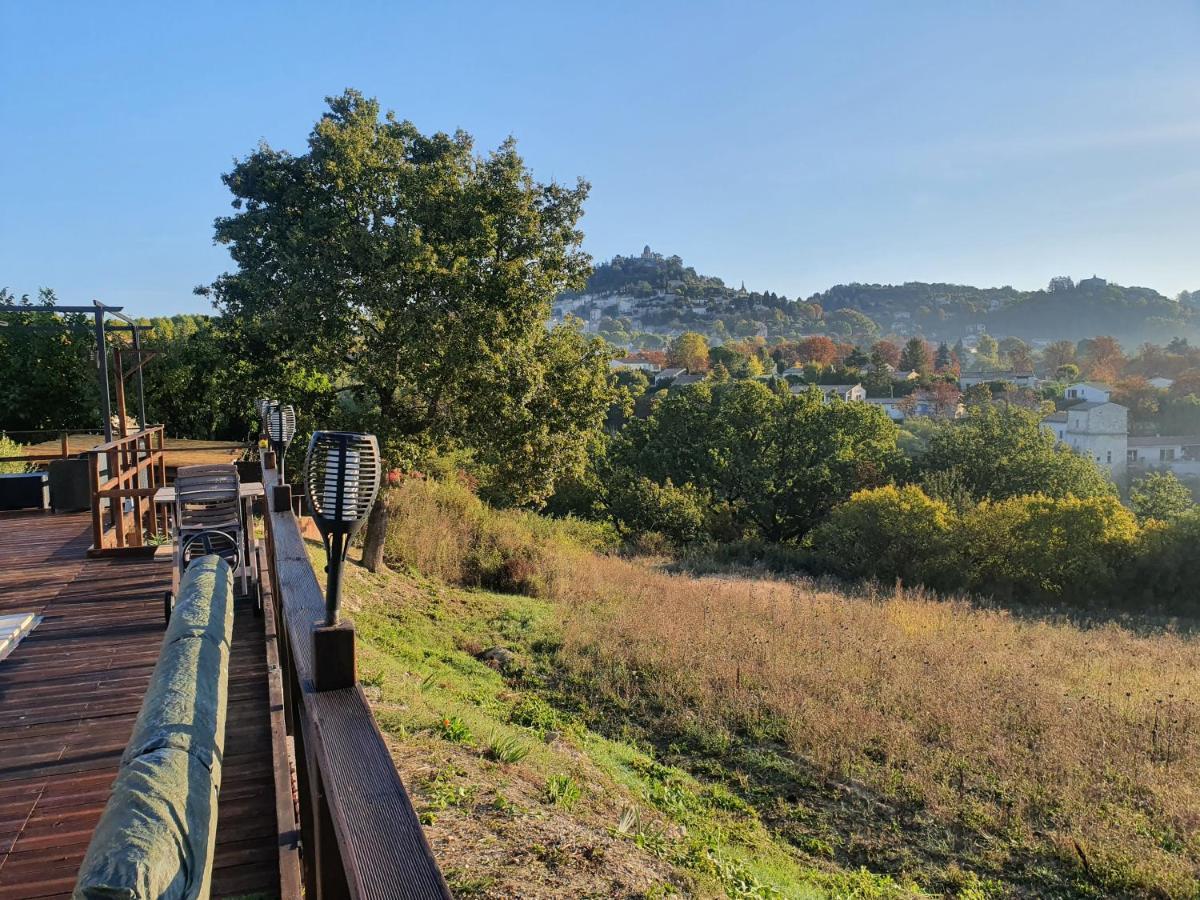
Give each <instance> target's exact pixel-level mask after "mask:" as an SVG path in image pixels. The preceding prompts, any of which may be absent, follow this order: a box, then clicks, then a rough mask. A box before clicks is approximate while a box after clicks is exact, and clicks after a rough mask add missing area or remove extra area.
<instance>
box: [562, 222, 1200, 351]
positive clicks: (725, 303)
mask: <svg viewBox="0 0 1200 900" xmlns="http://www.w3.org/2000/svg"><path fill="white" fill-rule="evenodd" d="M568 316H576V317H578V318H580V319H582V320H583V321H584V323H585V328H586V329H587V330H588V331H591V332H594V333H597V334H600V335H602V336H604V337H606V338H607V339H609V340H610V341H612V342H613V343H616V344H619V345H622V346H631V347H635V348H639V349H656V348H661V347H662V346H664V345H665V342H666V341H668V340H670V339H671V338H672V337H675V336H677V335H679V334H681V333H684V332H686V331H697V332H700V333H702V334H705V335H707V336H708V337H709V338H710V339H712V340H714V341H721V340H725V339H729V338H749V337H762V338H769V339H784V338H791V339H794V338H797V337H801V336H803V335H806V334H825V335H828V336H830V337H832V338H835V339H842V340H854V341H856V342H859V343H861V342H867V343H869V342H871V341H873V340H876V339H878V338H879V337H882V336H889V335H891V336H896V337H901V338H904V337H910V336H912V335H923V336H924V337H927V338H930V339H931V340H945V341H949V342H951V343H953V342H955V341H958V340H961V341H962V343H963V344H964V346H966V347H967V348H971V347H973V346H974V345H975V343H976V342H977V341H978V339H979V336H981V335H983V334H985V333H992V334H1003V335H1011V336H1013V337H1018V338H1021V339H1022V340H1025V341H1028V342H1029V343H1030V344H1031V346H1033V347H1034V348H1040V347H1043V346H1046V345H1047V344H1049V343H1051V342H1053V341H1054V340H1057V339H1063V338H1068V339H1071V340H1080V339H1085V338H1089V337H1092V336H1094V335H1096V334H1111V335H1113V336H1115V337H1116V338H1117V339H1118V340H1120V341H1122V342H1123V343H1127V344H1136V343H1139V342H1141V341H1156V342H1166V341H1168V340H1170V339H1171V338H1173V337H1188V338H1191V339H1192V340H1196V339H1197V338H1200V291H1196V292H1191V291H1184V292H1182V293H1181V294H1179V295H1178V296H1177V297H1175V298H1173V299H1172V298H1169V297H1166V296H1164V295H1162V294H1160V293H1158V292H1157V291H1154V290H1152V289H1150V288H1144V287H1124V286H1121V285H1117V284H1113V283H1110V282H1109V281H1107V280H1106V279H1104V278H1101V277H1098V276H1096V275H1092V276H1090V277H1086V278H1082V279H1080V280H1079V281H1075V280H1073V279H1072V278H1070V277H1067V276H1060V277H1056V278H1054V279H1052V280H1051V281H1050V283H1049V284H1048V285H1047V287H1046V288H1045V289H1043V290H1038V291H1022V290H1017V289H1015V288H1012V287H1008V286H1005V287H999V288H977V287H972V286H970V285H956V284H945V283H935V284H929V283H924V282H908V283H905V284H902V285H880V284H857V283H855V284H842V285H835V286H833V287H831V288H829V289H828V290H826V291H823V292H820V293H816V294H813V295H811V296H809V297H807V298H799V297H797V298H793V299H791V300H789V299H788V297H787V296H785V295H781V294H776V293H775V292H773V291H763V292H758V291H747V290H746V288H745V285H744V284H743V285H741V286H740V287H738V288H732V287H730V286H728V285H726V284H725V283H724V282H723V281H722V280H721V279H720V278H716V277H712V276H703V275H699V274H697V272H696V270H695V269H694V268H692V267H691V266H685V265H684V263H683V260H682V259H681V258H680V257H678V256H664V255H663V254H661V253H657V252H655V251H654V250H652V249H651V248H650V247H649V246H646V247H645V248H643V250H642V252H641V254H640V255H636V256H616V257H614V258H613V259H612V260H610V261H608V262H604V263H600V264H599V265H597V266H596V268H595V271H594V273H593V275H592V276H591V278H590V279H589V280H588V284H587V287H586V288H585V289H584V290H583V291H579V292H567V293H564V294H561V295H560V296H559V297H558V298H557V299H556V301H555V304H554V310H553V320H554V321H559V322H561V321H563V320H564V319H565V318H566V317H568Z"/></svg>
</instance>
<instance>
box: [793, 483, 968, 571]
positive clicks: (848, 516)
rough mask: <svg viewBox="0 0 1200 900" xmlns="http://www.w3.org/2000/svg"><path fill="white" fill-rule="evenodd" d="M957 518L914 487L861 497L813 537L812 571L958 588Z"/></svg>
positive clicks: (864, 493)
mask: <svg viewBox="0 0 1200 900" xmlns="http://www.w3.org/2000/svg"><path fill="white" fill-rule="evenodd" d="M954 530H955V516H954V515H953V513H951V511H950V509H949V507H947V506H946V504H945V503H943V502H942V501H940V500H933V499H931V498H930V497H929V496H927V495H926V494H925V492H924V491H923V490H921V488H919V487H917V486H916V485H906V486H904V487H899V488H898V487H895V486H894V485H888V486H886V487H880V488H873V489H871V490H866V491H859V492H858V493H856V494H854V495H853V496H852V497H851V498H850V499H849V500H847V501H846V502H845V503H843V504H842V505H841V506H838V507H836V508H835V509H834V510H833V512H832V513H830V515H829V518H828V519H827V520H826V521H825V522H824V523H823V524H821V525H819V526H818V527H817V528H816V529H814V530H813V531H812V532H811V533H810V535H809V545H810V547H811V550H812V557H811V558H812V562H813V565H814V566H815V567H816V568H817V569H818V570H820V571H822V572H827V573H830V574H833V575H837V576H838V577H840V578H876V579H879V580H880V581H885V582H890V581H895V580H896V579H900V580H901V581H903V582H905V583H907V584H914V583H921V584H926V585H928V586H930V587H935V588H953V587H958V586H959V585H958V584H956V583H955V581H954V579H955V575H954V569H953V566H952V564H951V560H952V557H953V538H954Z"/></svg>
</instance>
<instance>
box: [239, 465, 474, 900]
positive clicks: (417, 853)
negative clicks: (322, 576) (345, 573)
mask: <svg viewBox="0 0 1200 900" xmlns="http://www.w3.org/2000/svg"><path fill="white" fill-rule="evenodd" d="M278 483H279V477H278V472H277V471H276V470H275V469H273V468H266V467H264V468H263V486H264V487H265V488H266V495H267V498H268V502H267V510H266V513H265V516H264V518H265V522H266V538H267V539H266V544H267V555H268V558H269V565H270V574H271V585H272V590H273V593H274V599H275V602H274V604H273V608H274V610H275V614H276V615H277V616H278V622H277V632H278V634H279V638H280V640H279V657H280V665H281V667H282V669H283V673H284V677H283V688H284V690H283V693H284V706H285V712H286V717H285V718H286V722H287V729H288V733H289V734H291V735H292V736H293V738H294V740H295V748H296V754H295V755H296V770H297V772H296V776H297V777H296V782H297V788H298V792H299V797H298V801H299V807H300V835H301V848H302V853H303V858H304V865H303V876H304V890H305V897H312V898H316V900H342V898H353V900H384V898H405V900H426V898H449V897H450V896H451V895H450V891H449V889H448V888H447V887H446V882H445V880H444V879H443V878H442V874H441V872H440V871H439V870H438V866H437V862H436V861H435V860H434V857H433V853H432V851H431V850H430V849H429V844H428V842H427V841H426V840H425V834H424V832H423V831H422V830H421V824H420V822H419V821H418V819H417V814H416V811H415V810H414V809H413V805H412V801H411V800H410V799H409V796H408V792H407V791H406V790H405V788H404V784H403V782H402V781H401V780H400V775H399V773H398V772H397V771H396V766H395V764H394V763H393V762H392V757H391V754H390V753H389V752H388V748H387V744H386V743H385V742H384V740H383V735H382V734H381V733H380V731H379V727H378V726H377V725H376V724H375V719H374V717H373V716H372V715H371V708H370V706H369V705H368V703H367V698H366V696H365V695H364V694H363V692H362V688H361V687H360V686H359V685H358V683H357V682H355V683H354V684H353V685H352V686H350V687H345V688H340V689H337V690H324V691H318V690H317V688H316V684H317V666H318V665H319V663H320V661H319V660H318V659H317V658H316V654H315V653H314V651H313V639H314V638H313V636H314V633H315V632H316V630H317V628H318V627H319V626H321V625H322V624H323V622H324V618H325V597H324V594H323V593H322V591H321V586H320V585H319V584H318V582H317V577H316V575H315V574H314V572H313V569H312V565H311V564H310V563H309V558H308V548H307V546H306V545H305V542H304V538H303V536H302V535H301V533H300V525H299V522H298V521H297V519H296V517H295V515H293V514H292V510H291V505H290V504H286V505H285V506H284V507H283V508H282V509H281V510H276V509H274V505H275V504H274V501H273V494H274V489H275V487H276V485H278Z"/></svg>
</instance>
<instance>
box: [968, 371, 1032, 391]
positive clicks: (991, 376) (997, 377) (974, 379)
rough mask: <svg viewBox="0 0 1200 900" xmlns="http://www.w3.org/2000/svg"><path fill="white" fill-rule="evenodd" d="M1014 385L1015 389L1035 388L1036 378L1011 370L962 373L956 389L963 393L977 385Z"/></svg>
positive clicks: (1027, 373) (1028, 373)
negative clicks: (995, 383) (994, 383)
mask: <svg viewBox="0 0 1200 900" xmlns="http://www.w3.org/2000/svg"><path fill="white" fill-rule="evenodd" d="M997 381H998V382H1002V383H1005V384H1015V385H1016V386H1017V387H1027V388H1036V387H1037V385H1038V381H1037V376H1036V375H1034V374H1033V373H1032V372H1014V371H1013V370H1011V369H983V370H980V371H978V372H963V373H962V374H961V375H959V376H958V388H959V390H962V391H965V390H966V389H967V388H969V387H974V386H975V385H977V384H991V383H993V382H997Z"/></svg>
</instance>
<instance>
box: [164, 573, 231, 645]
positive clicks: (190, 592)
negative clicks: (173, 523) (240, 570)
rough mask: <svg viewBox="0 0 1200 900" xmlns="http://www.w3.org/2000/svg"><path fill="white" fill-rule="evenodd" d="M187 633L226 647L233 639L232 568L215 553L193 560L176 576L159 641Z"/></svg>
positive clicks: (170, 640)
mask: <svg viewBox="0 0 1200 900" xmlns="http://www.w3.org/2000/svg"><path fill="white" fill-rule="evenodd" d="M189 635H191V636H201V635H203V636H205V637H208V638H209V639H210V640H213V641H215V642H217V643H222V644H224V645H225V646H226V647H228V646H229V644H230V641H232V639H233V570H232V569H230V568H229V563H227V562H225V560H223V559H221V557H219V556H216V555H212V556H202V557H200V558H199V559H196V560H193V561H192V562H191V563H190V564H189V565H188V567H187V569H186V570H185V571H184V573H183V577H182V578H180V579H179V594H178V595H177V596H176V598H175V609H174V610H173V611H172V613H171V621H170V622H168V623H167V633H166V634H165V635H164V636H163V645H164V646H165V645H167V644H170V643H171V642H172V641H176V640H178V639H179V638H181V637H187V636H189Z"/></svg>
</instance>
